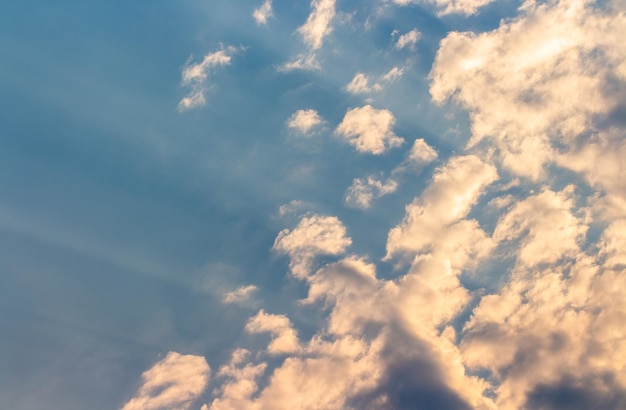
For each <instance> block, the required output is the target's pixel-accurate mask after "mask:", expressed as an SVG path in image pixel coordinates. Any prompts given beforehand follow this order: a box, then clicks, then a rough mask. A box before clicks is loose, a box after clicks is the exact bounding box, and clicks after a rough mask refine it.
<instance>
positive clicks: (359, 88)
mask: <svg viewBox="0 0 626 410" xmlns="http://www.w3.org/2000/svg"><path fill="white" fill-rule="evenodd" d="M345 89H346V91H348V92H349V93H351V94H365V93H370V92H372V91H380V90H381V89H382V86H381V85H380V84H378V83H374V84H370V82H369V79H368V78H367V76H366V75H365V74H363V73H356V74H355V76H354V78H353V79H352V80H351V81H350V83H348V85H346V87H345Z"/></svg>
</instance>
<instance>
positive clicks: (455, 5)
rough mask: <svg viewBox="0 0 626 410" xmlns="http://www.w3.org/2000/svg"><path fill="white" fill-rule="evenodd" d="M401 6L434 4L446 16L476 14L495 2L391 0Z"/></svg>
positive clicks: (484, 0) (489, 0)
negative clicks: (480, 9)
mask: <svg viewBox="0 0 626 410" xmlns="http://www.w3.org/2000/svg"><path fill="white" fill-rule="evenodd" d="M391 1H392V2H393V3H395V4H398V5H400V6H406V5H408V4H411V3H418V4H432V5H434V6H435V7H437V9H438V14H439V15H445V14H454V13H459V14H474V13H476V12H477V11H478V9H479V8H481V7H483V6H485V5H487V4H489V3H491V2H493V1H495V0H391Z"/></svg>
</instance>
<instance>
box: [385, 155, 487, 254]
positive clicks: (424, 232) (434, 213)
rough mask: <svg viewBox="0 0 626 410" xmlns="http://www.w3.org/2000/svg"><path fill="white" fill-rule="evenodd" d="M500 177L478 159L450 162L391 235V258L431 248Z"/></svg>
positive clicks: (389, 250) (462, 157) (388, 245)
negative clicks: (443, 232)
mask: <svg viewBox="0 0 626 410" xmlns="http://www.w3.org/2000/svg"><path fill="white" fill-rule="evenodd" d="M497 177H498V175H497V173H496V169H495V168H494V167H493V166H491V165H488V164H485V163H484V162H483V161H481V160H480V159H479V158H478V157H476V156H472V155H469V156H461V157H453V158H452V159H450V160H449V161H448V163H447V164H445V165H444V166H443V167H441V168H440V169H439V170H438V171H437V173H436V174H435V176H434V177H433V182H432V184H431V185H430V186H429V187H428V188H427V189H426V190H425V191H424V193H423V194H422V196H421V197H420V198H416V199H415V200H414V201H413V203H411V204H410V205H408V206H407V207H406V217H405V218H404V220H403V221H402V223H401V224H400V225H398V226H397V227H395V228H393V229H392V230H391V231H390V232H389V239H388V241H387V257H390V256H391V255H393V254H395V253H399V252H407V251H409V252H420V251H423V250H427V249H429V248H430V246H431V244H432V242H433V241H434V240H436V239H437V238H440V235H441V232H442V230H444V229H446V230H447V228H448V227H449V226H450V225H451V224H454V223H456V222H458V221H459V220H461V218H463V217H464V216H465V215H467V213H468V212H469V210H470V209H471V207H472V205H474V204H475V203H476V201H477V199H478V197H479V196H480V195H481V194H482V192H483V190H484V188H485V187H486V186H488V185H489V184H491V183H492V182H494V181H495V180H496V179H497ZM474 222H475V221H474ZM459 228H460V229H462V230H464V229H466V228H465V227H459ZM440 239H441V238H440ZM451 239H453V238H451ZM467 245H470V244H469V243H468V244H467Z"/></svg>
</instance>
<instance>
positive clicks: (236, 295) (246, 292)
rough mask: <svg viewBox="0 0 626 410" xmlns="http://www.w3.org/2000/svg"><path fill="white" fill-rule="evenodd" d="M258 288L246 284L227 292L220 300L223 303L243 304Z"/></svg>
mask: <svg viewBox="0 0 626 410" xmlns="http://www.w3.org/2000/svg"><path fill="white" fill-rule="evenodd" d="M257 290H258V288H257V287H256V286H254V285H247V286H242V287H240V288H237V289H235V290H233V291H230V292H227V293H226V294H225V295H224V298H223V299H222V301H223V302H224V303H227V304H229V303H235V304H244V303H246V302H248V301H249V300H250V297H251V296H252V294H253V293H254V292H256V291H257Z"/></svg>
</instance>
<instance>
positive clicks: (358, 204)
mask: <svg viewBox="0 0 626 410" xmlns="http://www.w3.org/2000/svg"><path fill="white" fill-rule="evenodd" d="M396 189H398V183H397V182H396V181H394V180H393V179H388V180H386V181H381V180H380V179H379V178H377V177H376V176H374V175H370V176H368V177H367V178H355V179H354V181H353V182H352V185H351V186H350V187H349V188H348V191H347V193H346V204H347V205H348V206H351V207H354V208H361V209H367V208H369V207H371V206H372V201H373V200H374V199H377V198H380V197H383V196H385V195H389V194H391V193H393V192H395V191H396Z"/></svg>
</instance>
